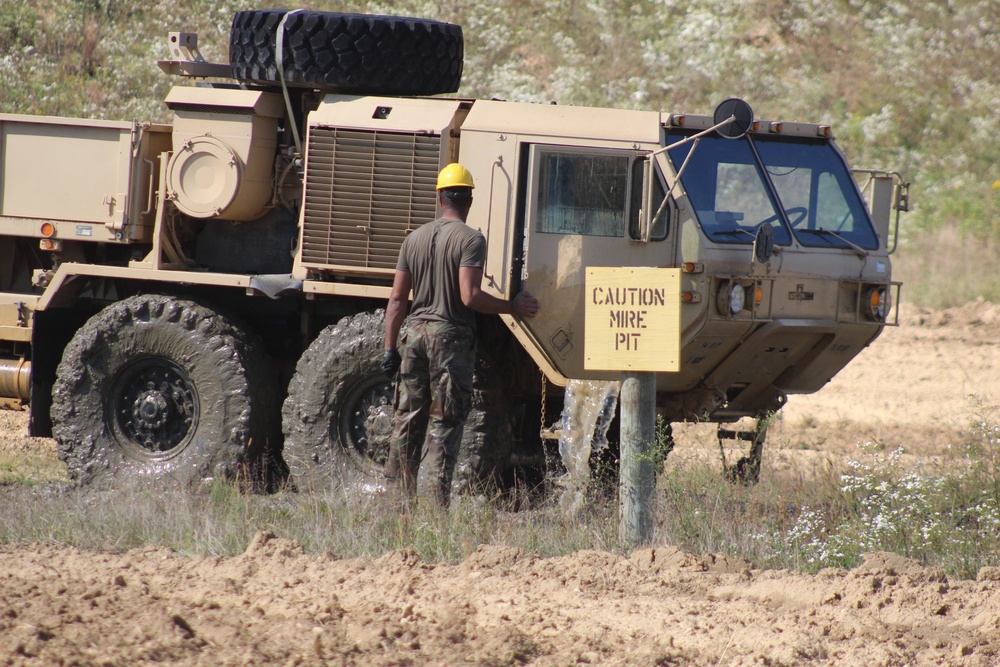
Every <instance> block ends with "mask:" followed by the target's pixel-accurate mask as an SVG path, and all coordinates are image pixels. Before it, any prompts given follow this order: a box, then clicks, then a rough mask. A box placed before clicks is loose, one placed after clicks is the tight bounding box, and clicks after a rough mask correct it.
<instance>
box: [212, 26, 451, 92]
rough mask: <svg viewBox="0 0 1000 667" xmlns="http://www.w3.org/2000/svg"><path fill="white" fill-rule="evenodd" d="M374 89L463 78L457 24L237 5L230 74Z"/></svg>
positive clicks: (426, 88) (441, 84) (410, 88)
mask: <svg viewBox="0 0 1000 667" xmlns="http://www.w3.org/2000/svg"><path fill="white" fill-rule="evenodd" d="M286 15H287V17H288V18H287V19H286V20H285V22H284V33H283V35H282V42H283V44H282V49H281V54H280V55H281V58H280V60H281V69H282V72H283V74H284V82H285V85H287V86H294V87H300V88H313V89H318V90H321V91H327V92H340V93H359V94H373V95H436V94H439V93H453V92H455V91H457V90H458V87H459V84H460V83H461V80H462V63H463V40H462V27H461V26H458V25H453V24H450V23H442V22H440V21H433V20H429V19H416V18H406V17H400V16H375V15H369V14H340V13H336V12H312V11H301V10H296V11H292V12H288V11H285V10H250V11H241V12H237V13H236V15H235V16H234V17H233V26H232V31H231V33H230V40H229V63H230V67H231V69H232V73H233V77H234V78H236V79H238V80H240V81H243V82H244V83H252V84H257V85H275V84H278V85H280V84H281V81H282V77H281V75H280V74H279V71H278V60H279V58H278V48H277V42H278V40H277V37H278V28H279V26H280V25H281V22H282V19H285V16H286Z"/></svg>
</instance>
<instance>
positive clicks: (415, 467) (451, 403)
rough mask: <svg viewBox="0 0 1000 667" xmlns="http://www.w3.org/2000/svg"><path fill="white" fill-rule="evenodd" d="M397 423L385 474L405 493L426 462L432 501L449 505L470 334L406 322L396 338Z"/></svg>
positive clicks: (466, 394)
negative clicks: (397, 352)
mask: <svg viewBox="0 0 1000 667" xmlns="http://www.w3.org/2000/svg"><path fill="white" fill-rule="evenodd" d="M399 353H400V356H401V357H402V359H403V361H402V364H401V365H400V368H399V380H398V382H397V383H396V395H395V402H394V407H395V412H396V424H395V428H394V429H393V437H392V445H391V447H390V450H389V460H388V461H387V462H386V466H385V476H386V479H387V480H389V481H390V482H391V483H396V484H399V485H400V486H401V487H402V489H403V490H404V491H405V492H406V493H407V494H408V495H410V496H413V495H416V492H417V475H418V473H419V470H420V465H421V463H422V462H423V463H425V465H426V469H427V472H428V476H429V479H430V484H431V490H432V493H433V496H434V499H435V501H436V502H437V504H438V505H439V506H441V507H448V505H449V502H450V500H451V480H452V476H453V475H454V473H455V464H456V462H457V461H458V452H459V448H460V447H461V444H462V431H463V429H464V427H465V420H466V418H467V417H468V416H469V410H470V409H471V407H472V377H473V371H474V369H475V363H476V338H475V334H474V333H473V332H472V331H471V330H470V329H468V328H467V327H457V326H455V325H453V324H447V323H444V322H422V321H411V322H410V323H409V325H408V327H407V328H406V330H405V331H404V332H403V335H402V338H401V339H400V345H399Z"/></svg>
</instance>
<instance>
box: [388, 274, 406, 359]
mask: <svg viewBox="0 0 1000 667" xmlns="http://www.w3.org/2000/svg"><path fill="white" fill-rule="evenodd" d="M412 287H413V278H412V276H410V272H409V271H403V270H402V269H396V275H395V276H394V277H393V279H392V292H391V293H390V294H389V303H388V304H387V305H386V307H385V349H387V350H395V349H396V344H397V341H398V339H399V328H400V327H401V326H403V320H404V319H406V312H407V311H408V310H409V307H410V289H411V288H412Z"/></svg>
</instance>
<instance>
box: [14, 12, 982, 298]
mask: <svg viewBox="0 0 1000 667" xmlns="http://www.w3.org/2000/svg"><path fill="white" fill-rule="evenodd" d="M299 6H302V7H303V8H307V9H314V10H331V11H332V10H336V11H357V12H368V13H383V14H398V15H410V16H420V17H426V18H434V19H439V20H444V21H450V22H453V23H458V24H460V25H462V26H463V27H464V29H465V38H466V66H465V73H464V83H463V86H462V90H461V91H460V94H461V95H464V96H470V97H500V98H506V99H511V100H520V101H534V102H544V103H547V102H550V101H557V102H559V103H560V104H587V105H598V106H617V107H629V108H642V109H662V110H666V111H684V112H693V113H708V112H710V111H711V110H712V109H713V108H714V106H715V104H717V103H718V102H719V101H721V100H722V99H724V98H726V97H731V96H740V97H744V98H745V99H747V100H748V101H749V102H750V103H751V105H752V106H753V107H754V110H755V111H756V113H757V115H758V116H760V117H762V118H774V119H778V118H781V119H788V120H805V121H812V122H822V123H827V124H829V125H831V126H832V127H833V128H834V132H835V133H836V135H837V136H838V139H839V141H840V144H841V146H842V147H843V148H844V150H845V152H846V153H847V154H848V156H849V158H850V159H851V161H852V163H853V164H855V165H856V166H859V167H870V168H880V169H887V170H899V171H901V172H902V173H903V174H904V175H905V176H906V177H907V178H908V179H910V180H912V181H913V183H914V187H913V190H912V193H913V201H914V204H915V210H914V212H912V213H910V214H909V215H908V216H906V218H905V220H904V226H903V231H902V234H901V247H900V251H899V253H898V256H897V257H898V261H897V268H898V271H897V277H898V278H900V279H902V280H904V281H906V283H907V287H906V291H905V295H904V296H905V298H906V300H908V301H911V302H918V303H920V304H922V305H928V306H951V305H956V304H960V303H964V302H965V301H967V300H969V299H971V298H974V297H976V296H984V297H986V298H990V299H998V298H1000V280H997V279H996V278H994V277H993V276H990V275H988V272H983V271H982V270H981V269H979V268H978V267H981V266H982V265H983V264H984V263H985V262H987V261H989V260H991V259H992V258H993V257H994V256H995V253H994V252H993V251H994V249H995V247H996V245H997V243H998V242H1000V141H998V140H997V137H998V136H1000V114H997V113H996V103H997V100H1000V79H998V78H997V76H996V73H997V72H1000V13H997V12H996V11H995V9H996V8H995V4H994V3H993V2H991V1H990V0H953V1H952V2H948V3H945V2H936V1H934V0H924V2H911V1H909V0H907V1H904V0H891V1H889V2H884V1H879V2H875V1H874V0H829V1H828V0H811V1H808V2H788V1H786V2H764V1H762V0H737V1H736V2H733V1H731V0H638V1H634V2H632V1H630V2H625V1H623V0H589V1H587V2H584V1H582V0H535V1H534V2H528V1H526V0H486V1H484V2H475V3H470V2H466V1H465V0H443V1H442V2H437V1H435V2H430V1H429V0H400V1H398V2H391V3H390V2H384V1H382V2H376V1H369V2H359V1H356V0H348V1H347V2H336V3H334V2H331V1H329V0H326V1H320V2H302V3H300V5H299ZM251 8H258V5H257V4H256V3H251V2H249V1H248V0H153V1H151V2H147V1H146V0H36V2H33V3H21V2H6V3H2V4H0V54H3V55H0V112H8V113H31V114H45V115H66V116H85V117H96V118H112V119H139V120H149V121H165V120H168V114H167V111H166V109H165V107H164V106H163V104H162V102H161V100H162V98H163V96H164V95H165V93H166V91H167V90H168V88H169V87H170V86H171V85H172V84H173V83H174V81H173V80H172V79H171V77H168V76H166V75H164V74H162V73H161V72H160V71H159V69H158V68H157V67H156V66H155V61H156V60H157V59H163V58H167V57H168V53H167V49H166V35H167V33H168V32H169V31H171V30H185V31H191V32H197V33H199V35H200V46H201V50H202V53H203V54H204V56H205V57H206V59H208V60H210V61H214V62H225V61H226V60H227V50H228V43H227V40H228V34H229V24H230V21H231V18H232V14H233V12H234V11H236V10H239V9H251Z"/></svg>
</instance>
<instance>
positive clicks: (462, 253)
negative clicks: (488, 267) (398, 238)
mask: <svg viewBox="0 0 1000 667" xmlns="http://www.w3.org/2000/svg"><path fill="white" fill-rule="evenodd" d="M485 261H486V239H485V238H484V237H483V235H482V234H481V233H480V232H479V231H477V230H475V229H472V228H471V227H469V226H467V225H466V224H465V223H464V222H462V221H461V220H454V219H447V218H438V219H437V220H435V221H434V222H430V223H427V224H426V225H423V226H422V227H420V228H419V229H417V230H416V231H414V232H413V233H411V234H410V235H409V236H407V237H406V238H405V239H404V240H403V245H402V247H401V248H400V249H399V261H397V262H396V268H397V269H399V270H402V271H409V273H410V277H411V281H412V285H413V305H412V306H411V307H410V317H411V318H413V319H417V320H425V321H430V322H451V323H452V324H455V325H460V326H461V325H464V326H468V327H469V328H473V329H474V328H475V326H476V318H475V312H474V311H473V310H472V309H471V308H469V307H468V306H466V305H465V304H464V303H462V292H461V290H460V288H459V285H458V269H459V267H462V266H468V267H473V268H480V269H481V268H483V263H484V262H485Z"/></svg>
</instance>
